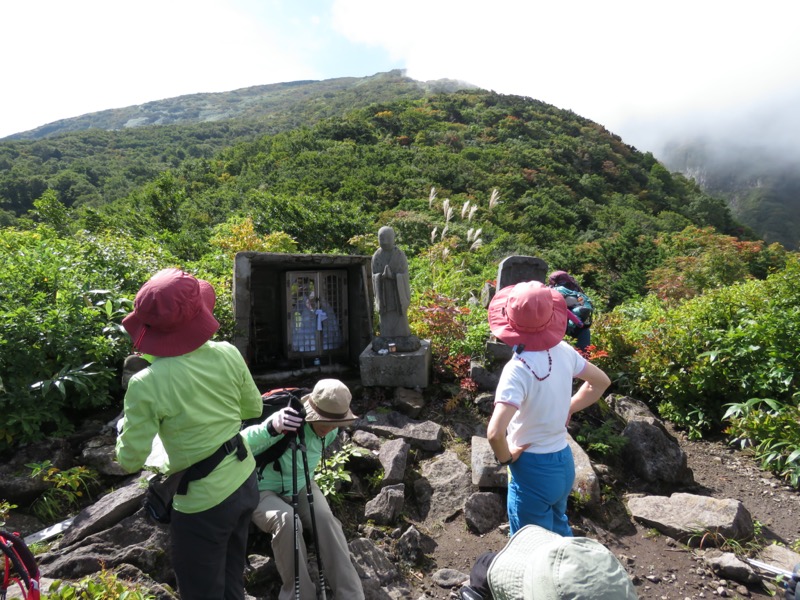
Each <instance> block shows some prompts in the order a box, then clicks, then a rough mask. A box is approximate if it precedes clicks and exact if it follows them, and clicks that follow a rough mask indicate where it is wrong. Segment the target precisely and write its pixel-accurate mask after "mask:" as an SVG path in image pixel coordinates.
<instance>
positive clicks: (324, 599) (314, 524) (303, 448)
mask: <svg viewBox="0 0 800 600" xmlns="http://www.w3.org/2000/svg"><path fill="white" fill-rule="evenodd" d="M299 433H300V454H302V455H303V471H304V472H305V475H306V497H307V498H308V511H309V513H311V531H312V532H313V534H314V548H316V550H317V569H318V570H319V591H318V592H317V598H322V600H327V595H326V592H325V570H324V569H323V568H322V551H321V550H320V547H319V533H318V532H317V518H316V516H315V515H314V492H313V490H312V489H311V475H310V474H309V472H308V453H307V452H306V436H305V432H304V431H303V429H302V428H300V429H299Z"/></svg>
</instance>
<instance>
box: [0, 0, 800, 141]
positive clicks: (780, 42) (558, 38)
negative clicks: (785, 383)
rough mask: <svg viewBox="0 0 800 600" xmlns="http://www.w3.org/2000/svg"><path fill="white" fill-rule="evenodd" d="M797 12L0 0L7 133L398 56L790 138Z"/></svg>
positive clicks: (611, 2)
mask: <svg viewBox="0 0 800 600" xmlns="http://www.w3.org/2000/svg"><path fill="white" fill-rule="evenodd" d="M798 17H800V2H797V0H761V2H753V1H752V0H749V1H748V2H744V1H740V0H725V1H723V0H671V1H669V2H664V1H663V0H606V1H605V2H603V1H599V0H593V1H588V0H571V1H569V2H566V1H561V0H547V1H543V0H493V1H491V2H486V1H483V2H477V1H475V0H403V1H402V2H399V1H389V0H386V1H384V0H136V1H135V2H133V1H130V0H71V1H70V2H65V1H64V0H3V2H2V3H0V56H3V57H4V60H3V67H2V70H0V82H1V83H0V85H2V87H1V88H0V138H2V137H4V136H7V135H10V134H13V133H17V132H21V131H26V130H29V129H33V128H35V127H38V126H40V125H44V124H47V123H51V122H53V121H56V120H59V119H64V118H69V117H76V116H79V115H83V114H86V113H89V112H95V111H100V110H106V109H110V108H119V107H123V106H130V105H135V104H143V103H146V102H149V101H152V100H160V99H163V98H170V97H174V96H180V95H184V94H193V93H199V92H222V91H230V90H234V89H238V88H243V87H249V86H254V85H264V84H269V83H278V82H287V81H297V80H306V79H329V78H335V77H365V76H369V75H374V74H375V73H380V72H385V71H389V70H392V69H405V70H406V74H407V75H408V76H409V77H412V78H414V79H418V80H431V79H439V78H449V79H458V80H463V81H466V82H469V83H471V84H474V85H477V86H479V87H482V88H485V89H490V90H494V91H496V92H499V93H505V94H518V95H523V96H529V97H531V98H535V99H537V100H541V101H544V102H547V103H549V104H553V105H555V106H557V107H559V108H564V109H569V110H572V111H574V112H575V113H577V114H579V115H581V116H583V117H586V118H588V119H591V120H593V121H595V122H597V123H600V124H601V125H603V126H605V127H606V128H607V129H608V130H610V131H611V132H613V133H616V134H618V135H620V136H621V137H622V139H623V141H625V142H626V143H629V144H631V145H634V146H636V147H637V148H639V149H640V150H645V151H646V150H650V151H653V152H654V153H655V152H656V151H657V149H658V147H659V145H660V144H662V143H663V142H664V140H665V139H667V138H669V137H670V136H673V137H674V136H677V135H682V134H683V133H684V132H694V133H697V132H701V133H703V132H705V133H711V132H714V133H716V134H718V135H726V136H729V137H730V138H731V141H732V143H735V141H736V140H744V141H745V142H748V143H755V144H763V145H768V146H778V147H787V148H789V147H791V148H794V147H796V146H797V147H800V143H798V142H800V110H798V107H800V34H798V26H797V23H798ZM798 156H800V152H798Z"/></svg>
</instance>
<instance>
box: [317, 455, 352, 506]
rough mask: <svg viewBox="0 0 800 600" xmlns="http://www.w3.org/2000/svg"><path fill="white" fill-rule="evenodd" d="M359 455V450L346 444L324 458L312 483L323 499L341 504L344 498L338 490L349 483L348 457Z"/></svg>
mask: <svg viewBox="0 0 800 600" xmlns="http://www.w3.org/2000/svg"><path fill="white" fill-rule="evenodd" d="M360 453H361V449H360V448H358V447H357V446H355V445H354V444H352V443H350V442H347V443H346V444H344V445H343V446H342V447H341V448H340V449H339V450H337V451H336V452H332V453H331V455H330V456H326V457H325V459H324V460H323V461H321V462H320V463H319V465H318V466H317V471H316V472H315V473H314V481H315V482H316V483H317V485H318V486H319V489H320V491H322V493H323V494H325V497H326V498H327V499H328V500H330V501H331V502H333V503H334V504H341V502H342V501H343V500H344V497H343V496H342V494H341V491H340V488H341V485H342V482H347V483H349V482H350V481H351V479H350V472H349V471H348V470H347V463H348V462H349V461H350V457H351V456H353V455H358V454H360Z"/></svg>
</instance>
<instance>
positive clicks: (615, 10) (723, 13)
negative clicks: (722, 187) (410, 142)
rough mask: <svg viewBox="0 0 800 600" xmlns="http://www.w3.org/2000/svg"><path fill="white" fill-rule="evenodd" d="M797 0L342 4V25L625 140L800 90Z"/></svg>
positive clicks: (430, 74)
mask: <svg viewBox="0 0 800 600" xmlns="http://www.w3.org/2000/svg"><path fill="white" fill-rule="evenodd" d="M796 6H800V5H796V3H795V2H793V1H791V0H780V1H777V0H776V1H771V2H770V1H767V2H764V3H762V4H760V5H757V6H756V5H754V4H753V3H752V2H743V1H739V0H734V1H725V2H723V1H719V0H703V1H701V2H697V1H695V0H674V1H672V2H669V3H664V2H661V3H654V2H642V1H641V0H607V1H606V2H597V1H593V0H573V1H571V2H552V1H547V2H545V1H542V0H495V1H494V2H492V3H481V4H475V3H470V4H466V3H464V2H461V1H458V0H437V1H435V2H431V1H430V0H407V1H406V2H404V3H403V4H402V7H398V6H397V5H390V4H389V3H376V2H374V1H373V0H336V1H335V3H334V10H333V13H334V16H335V19H334V26H335V27H336V28H338V30H339V31H341V32H342V33H343V34H344V35H346V36H347V37H349V38H350V39H351V40H354V41H358V42H363V43H368V44H372V45H375V46H382V47H386V48H387V49H389V50H390V51H391V52H392V53H393V55H395V56H402V57H405V60H406V63H407V65H408V74H409V76H411V77H414V78H417V79H436V78H440V77H450V78H457V79H464V80H467V81H470V82H471V83H474V84H476V85H479V86H481V87H484V88H489V89H494V90H496V91H499V92H503V93H515V94H521V95H525V96H531V97H533V98H536V99H539V100H543V101H545V102H548V103H551V104H554V105H556V106H558V107H560V108H566V109H571V110H573V111H575V112H576V113H578V114H580V115H582V116H585V117H587V118H590V119H592V120H595V121H597V122H599V123H601V124H603V125H605V126H606V127H608V128H609V129H611V130H612V131H616V132H620V131H621V130H624V129H625V126H626V123H634V122H638V123H641V122H645V121H646V122H650V123H652V122H654V121H656V120H657V119H660V118H663V117H670V118H671V117H678V116H685V115H687V114H711V115H719V114H720V113H727V112H729V111H733V110H739V108H740V107H742V106H745V105H750V106H752V105H753V104H754V103H756V102H761V101H763V100H764V99H765V98H771V97H774V96H775V95H780V94H781V93H784V92H783V90H784V89H785V88H786V86H788V85H793V84H794V83H797V81H798V78H800V71H798V68H797V65H798V64H800V36H798V35H797V34H796V23H797V16H799V13H800V8H796Z"/></svg>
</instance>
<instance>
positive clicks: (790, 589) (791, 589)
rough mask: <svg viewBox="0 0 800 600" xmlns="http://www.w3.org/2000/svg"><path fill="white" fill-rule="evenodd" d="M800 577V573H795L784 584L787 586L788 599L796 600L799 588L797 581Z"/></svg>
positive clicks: (786, 596)
mask: <svg viewBox="0 0 800 600" xmlns="http://www.w3.org/2000/svg"><path fill="white" fill-rule="evenodd" d="M798 579H800V574H797V573H795V574H794V575H792V578H791V579H789V580H787V581H786V583H784V584H783V585H784V586H785V587H786V595H785V598H786V600H795V590H796V589H797V581H798Z"/></svg>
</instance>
